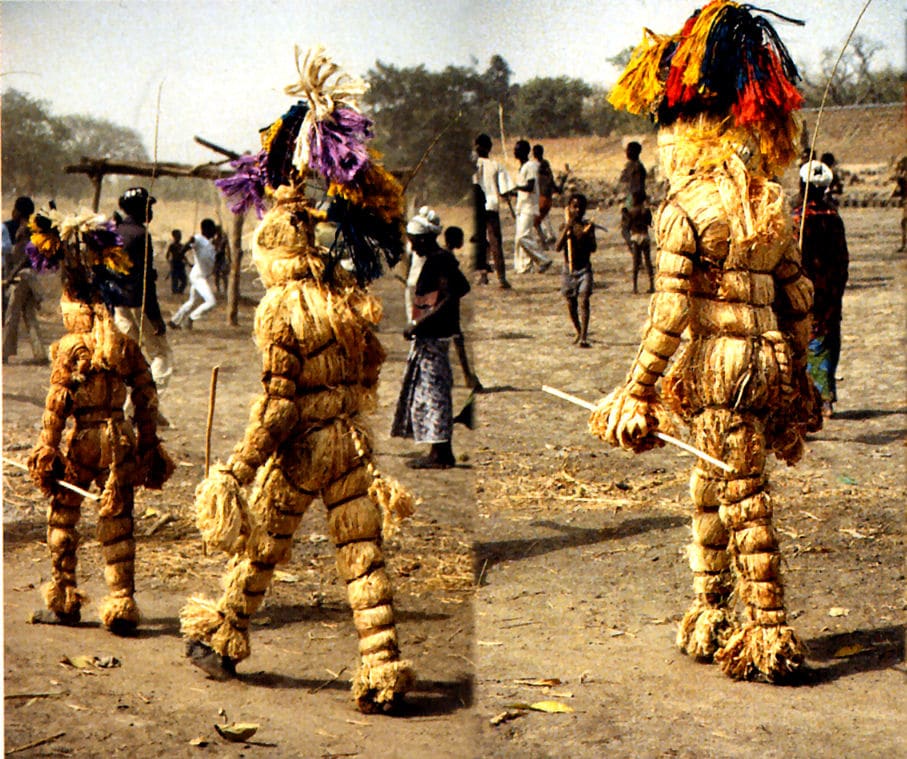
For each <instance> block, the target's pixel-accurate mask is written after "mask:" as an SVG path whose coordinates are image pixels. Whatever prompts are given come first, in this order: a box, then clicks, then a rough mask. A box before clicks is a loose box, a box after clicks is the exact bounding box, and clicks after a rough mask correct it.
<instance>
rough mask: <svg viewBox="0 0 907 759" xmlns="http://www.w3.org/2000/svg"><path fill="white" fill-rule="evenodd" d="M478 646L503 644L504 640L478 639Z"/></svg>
mask: <svg viewBox="0 0 907 759" xmlns="http://www.w3.org/2000/svg"><path fill="white" fill-rule="evenodd" d="M476 645H477V646H503V645H504V642H503V641H500V640H477V641H476Z"/></svg>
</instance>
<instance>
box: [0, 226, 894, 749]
mask: <svg viewBox="0 0 907 759" xmlns="http://www.w3.org/2000/svg"><path fill="white" fill-rule="evenodd" d="M898 214H899V211H896V210H893V209H892V210H875V209H845V211H844V213H843V216H844V220H845V223H846V224H847V229H848V240H849V243H850V250H851V283H850V286H849V289H848V292H847V296H846V298H845V322H844V344H843V351H842V360H841V366H840V368H839V392H840V403H839V407H838V410H839V413H838V414H837V416H836V417H835V418H834V419H832V420H831V421H829V422H828V423H827V424H826V426H825V428H824V429H823V430H822V431H821V432H819V433H817V434H816V435H815V436H813V437H812V439H811V441H810V445H809V448H810V450H809V453H808V454H807V456H806V457H805V458H804V460H803V461H802V462H801V463H800V464H799V465H798V466H797V467H795V468H787V467H785V466H783V465H777V464H774V463H773V464H772V469H771V477H772V482H773V492H774V496H775V500H776V520H777V521H776V524H777V527H778V529H779V531H780V533H781V535H782V539H783V543H782V551H783V555H784V564H783V569H784V577H785V580H786V583H787V585H786V587H787V599H788V608H789V611H790V616H791V617H792V618H793V620H794V625H795V627H796V629H797V631H798V633H799V634H800V635H801V636H802V637H803V638H804V639H805V640H806V642H807V643H808V645H809V648H810V657H809V672H808V674H807V675H806V676H805V678H804V680H803V682H802V684H800V685H798V686H790V687H777V686H769V685H763V684H753V683H736V682H732V681H730V680H728V679H727V678H725V677H724V676H723V675H722V674H721V673H720V672H719V671H718V670H717V668H715V667H711V666H707V665H701V664H696V663H694V662H692V661H691V660H689V659H687V658H685V657H684V656H682V655H681V654H680V653H679V652H678V651H677V650H676V649H675V648H674V646H673V637H674V630H675V626H676V623H677V621H678V620H679V619H680V616H681V615H682V613H683V612H684V611H685V609H686V607H687V604H688V600H689V595H690V584H691V581H690V575H689V570H688V568H687V564H686V559H685V553H684V551H685V544H686V543H687V542H688V539H689V528H688V517H689V506H688V500H687V477H688V473H689V470H690V466H691V458H690V456H688V455H686V454H681V453H678V452H677V451H676V450H674V449H660V450H658V451H653V452H650V453H647V454H644V455H642V456H637V457H634V456H632V455H630V454H626V453H623V452H621V451H615V450H612V449H605V448H604V447H603V446H602V445H601V444H600V443H599V442H597V441H596V440H595V439H594V438H592V437H591V436H589V435H588V433H587V432H586V430H585V422H586V412H585V411H583V410H582V409H580V408H578V407H574V406H572V405H570V404H566V403H564V402H562V401H559V400H557V399H555V398H552V397H550V396H548V395H546V394H544V393H542V392H540V386H541V385H542V384H548V385H553V386H556V387H560V388H562V389H564V390H566V391H568V392H571V393H574V394H576V395H579V396H581V397H583V398H585V399H587V400H590V401H594V400H596V399H597V398H598V397H600V396H601V395H603V394H604V393H606V392H607V391H609V390H610V389H611V387H613V386H614V385H615V384H616V383H617V382H618V381H619V380H620V379H621V378H622V377H623V375H624V373H625V372H626V370H627V368H628V367H629V363H630V360H631V358H632V356H633V354H634V351H635V346H636V345H637V341H638V337H639V333H640V328H641V325H642V322H643V320H644V316H645V311H646V306H647V298H646V297H645V296H642V295H639V296H634V295H633V294H632V293H631V291H630V286H629V281H628V264H629V260H628V255H627V254H626V252H625V251H624V249H623V248H622V242H621V241H620V238H619V234H617V233H616V232H612V233H608V234H602V235H600V237H599V244H600V250H599V252H598V253H597V254H596V257H595V259H594V264H595V268H596V280H597V286H598V289H597V291H596V294H595V296H594V298H593V311H592V330H591V331H592V335H591V337H592V340H593V347H592V349H591V350H585V351H583V350H580V349H577V348H575V347H574V346H573V345H572V344H571V340H570V337H571V330H570V328H569V323H568V319H567V314H566V310H565V308H564V306H563V302H562V299H561V296H560V295H559V294H558V284H559V277H558V276H557V275H555V274H554V273H553V271H552V272H549V273H548V274H545V275H524V276H522V277H519V276H515V277H514V278H513V282H514V289H513V290H512V291H507V292H504V291H500V290H499V289H497V288H496V287H494V286H489V287H474V288H473V291H472V293H471V294H470V296H469V297H468V298H467V299H466V302H465V305H466V306H467V311H468V312H470V314H471V317H472V318H471V320H470V328H469V331H468V340H469V345H470V350H471V351H472V353H473V356H474V359H475V363H476V364H477V367H478V372H479V375H480V377H481V380H482V383H483V384H484V386H485V392H484V393H483V394H481V395H479V396H477V401H476V410H477V425H476V428H475V429H474V430H472V431H470V430H467V429H465V428H463V427H460V426H458V427H457V428H456V433H455V437H454V447H455V451H456V452H457V454H458V456H459V457H460V465H459V466H458V467H457V468H455V469H452V470H448V471H443V472H429V473H415V472H412V471H410V470H408V469H407V468H406V467H405V462H406V460H407V457H408V456H410V455H412V454H413V452H414V451H415V450H416V448H415V446H413V445H412V444H411V443H409V442H406V441H401V440H397V439H390V438H388V436H387V435H388V430H389V427H390V417H391V414H392V411H393V405H394V403H395V400H396V395H397V391H398V388H399V381H400V377H401V375H402V370H403V364H404V361H405V357H406V350H407V346H406V343H405V341H404V340H403V338H402V336H401V335H400V332H401V329H402V325H403V312H402V307H401V303H400V301H401V288H400V285H399V283H398V282H397V281H396V280H395V279H394V278H392V277H385V278H384V279H383V280H381V281H380V282H379V283H378V284H377V291H378V292H379V294H380V295H381V296H382V297H383V298H384V301H385V304H386V313H385V320H384V322H383V324H382V340H383V342H384V344H385V347H386V349H387V350H388V354H389V356H388V361H387V363H386V365H385V368H384V372H383V374H382V386H381V393H380V409H379V413H378V415H377V418H376V419H375V422H374V426H375V431H376V434H377V439H378V449H379V451H380V452H381V456H380V459H379V463H380V465H381V468H382V469H384V470H385V471H387V472H388V473H389V474H391V475H393V476H395V477H397V478H399V479H401V480H403V481H405V482H406V483H408V484H409V485H410V486H411V487H412V488H413V489H414V490H415V491H416V492H417V494H418V495H419V496H420V498H421V500H422V502H421V504H420V507H419V510H418V512H417V514H416V516H415V517H414V518H413V519H412V520H411V521H410V522H409V523H407V524H405V525H404V527H403V529H402V530H401V531H400V532H399V533H398V534H397V535H396V536H394V537H392V538H390V539H389V540H387V541H386V548H387V553H388V555H389V559H390V561H389V566H390V569H391V574H392V578H393V581H394V584H395V587H396V598H397V607H398V611H399V614H398V617H399V620H400V625H399V627H400V633H401V645H402V648H403V651H404V654H405V655H406V656H407V657H408V658H411V659H412V660H413V662H414V665H415V667H416V669H417V672H418V675H419V686H418V688H417V690H416V692H415V693H413V694H412V695H411V697H410V699H409V706H408V711H407V713H406V715H405V716H403V717H400V718H389V717H382V716H363V715H360V714H359V713H358V712H357V711H355V709H354V708H353V706H352V704H351V701H350V698H349V683H348V681H349V677H350V675H351V673H352V669H353V667H354V666H355V659H356V656H355V633H354V632H353V628H352V624H351V615H350V612H349V609H348V607H347V605H346V601H345V597H344V591H343V587H342V585H341V584H340V583H339V582H338V580H337V577H336V573H335V570H334V566H333V556H332V553H333V551H332V548H331V546H330V544H329V543H328V542H326V525H325V522H324V516H323V508H322V507H321V506H320V505H317V504H316V505H314V506H313V508H312V510H311V512H310V514H308V515H307V517H306V519H305V520H304V522H303V524H302V526H301V528H300V530H299V532H298V533H297V540H296V547H295V549H294V554H293V558H292V560H291V562H290V563H289V564H287V565H286V566H284V567H283V568H282V570H283V571H282V573H281V574H279V575H278V577H277V581H276V582H275V583H274V585H273V586H272V590H271V592H270V593H269V595H268V598H267V600H266V602H265V604H264V606H263V608H262V610H261V611H260V612H259V614H258V615H257V616H256V618H255V620H254V623H253V637H252V647H253V648H252V656H251V657H250V659H248V660H247V661H245V662H243V663H242V664H241V665H240V667H239V672H240V676H239V678H238V679H237V680H235V681H231V682H228V683H218V682H214V681H211V680H208V679H206V678H205V677H204V675H203V674H202V673H201V672H200V671H198V670H197V669H195V668H194V667H192V666H190V665H189V664H188V663H187V661H186V660H185V658H184V656H183V644H182V642H181V640H180V638H179V632H178V620H177V615H178V610H179V608H180V606H181V605H182V604H183V602H184V601H185V599H186V597H187V596H189V595H192V594H197V593H204V594H207V595H212V594H214V593H216V592H217V590H218V582H219V577H220V575H221V571H222V568H223V566H224V557H223V556H222V555H210V556H205V555H204V554H203V552H202V550H201V546H200V544H199V541H198V539H197V533H196V530H195V528H194V525H193V522H192V499H193V492H194V488H195V486H196V484H197V483H198V482H199V480H200V479H201V477H202V473H203V468H204V428H205V417H206V413H207V403H208V394H209V378H210V372H211V368H212V367H213V366H214V365H219V366H220V372H219V383H218V389H217V407H216V414H215V420H214V427H213V433H214V434H213V443H212V454H213V456H214V457H225V456H226V455H227V454H228V453H229V450H230V448H231V447H232V445H233V444H234V443H235V442H236V440H237V439H238V438H239V436H240V435H241V433H242V429H243V427H244V425H245V419H246V415H247V408H248V403H249V401H250V400H251V398H252V397H253V395H254V394H255V393H256V391H257V388H258V369H257V366H258V357H257V354H256V351H255V348H254V346H253V344H252V341H251V338H250V332H251V318H252V309H253V305H254V301H255V299H256V296H257V295H259V294H260V293H261V289H260V287H259V288H256V287H255V285H254V284H253V283H252V280H251V275H249V277H247V281H246V282H245V283H244V293H246V294H247V295H248V296H249V299H248V302H247V303H245V304H244V306H243V307H242V309H241V312H240V321H241V323H240V326H239V327H238V328H228V327H225V326H223V321H222V310H221V309H218V310H217V311H215V312H214V313H213V314H212V315H211V316H210V318H208V319H207V320H205V321H202V322H200V323H199V324H198V326H197V328H196V329H195V330H193V331H191V332H185V331H181V332H175V333H170V341H171V345H172V347H173V349H174V353H175V364H176V375H175V376H174V379H173V382H172V385H171V388H170V390H169V391H168V393H167V394H166V395H165V396H164V398H163V401H162V408H163V410H164V412H165V413H166V414H167V416H168V417H169V418H170V419H171V420H172V421H173V427H172V428H171V429H169V430H164V431H163V437H164V439H165V440H166V443H167V445H168V447H169V449H170V451H171V452H172V454H173V455H174V456H175V457H176V458H177V459H178V461H179V466H178V468H177V473H176V475H175V476H174V478H173V480H171V482H170V483H168V485H167V486H166V487H165V489H164V491H163V492H162V493H159V494H158V493H145V492H140V494H139V496H138V505H137V514H138V515H139V518H138V519H137V534H138V535H139V536H140V539H139V548H138V561H139V563H138V576H137V585H138V591H139V592H138V595H137V600H138V602H139V605H140V607H141V609H142V612H143V617H144V621H143V624H142V626H141V629H140V634H139V635H138V636H137V637H136V638H133V639H121V638H116V637H114V636H112V635H110V634H108V633H107V632H105V631H104V630H103V629H102V628H101V627H100V625H99V622H98V621H97V619H96V616H95V605H94V604H89V605H88V606H87V607H86V608H85V610H84V613H83V617H84V620H83V622H82V624H81V625H80V626H79V627H78V628H58V627H49V626H39V625H29V624H27V623H26V619H27V617H28V615H29V613H30V612H31V611H32V610H33V609H36V608H38V607H39V606H40V605H41V602H40V596H39V588H40V586H41V584H42V583H43V582H45V581H46V580H47V579H48V576H49V560H48V556H47V549H46V546H45V545H44V543H43V540H44V515H43V510H44V504H43V503H42V500H41V498H40V496H39V495H38V494H37V492H36V491H35V490H34V489H33V488H32V487H31V485H30V483H29V482H28V480H27V479H26V477H25V476H24V475H23V473H20V472H19V471H18V470H16V469H14V468H11V467H9V466H4V483H3V518H4V534H3V537H4V546H3V547H4V573H3V598H4V625H3V629H4V656H5V682H4V686H5V694H4V695H5V698H4V728H5V747H6V751H7V753H9V752H11V751H14V750H17V749H19V750H18V751H17V752H16V754H15V755H18V756H78V757H95V756H105V757H106V756H130V757H133V756H134V757H159V756H168V757H170V756H173V757H182V756H235V757H256V756H280V757H284V756H287V757H290V756H302V757H401V758H409V757H429V756H430V757H532V758H539V759H541V758H542V757H578V758H580V757H602V756H608V757H612V756H613V757H736V756H765V757H782V756H783V757H824V756H828V757H831V756H835V757H840V756H865V757H893V756H905V755H907V752H905V749H904V746H903V736H904V735H905V734H907V709H905V707H907V699H905V682H904V680H905V675H907V668H905V664H904V611H905V608H907V603H905V600H907V599H905V592H904V587H905V585H904V580H905V566H904V541H903V523H904V504H905V502H907V499H905V456H904V453H905V448H904V446H905V440H907V402H905V398H907V392H905V391H907V375H905V371H904V369H905V367H904V360H903V356H904V348H905V345H904V342H905V341H904V324H905V318H904V317H905V292H907V291H905V260H907V258H905V254H903V253H897V252H895V250H896V248H897V244H898V240H897V223H898ZM461 216H462V217H463V218H460V217H461ZM596 216H597V220H598V221H599V223H601V224H603V225H605V226H608V227H610V228H611V229H615V230H616V226H617V225H616V219H614V218H611V217H610V216H609V215H607V214H604V213H602V214H597V215H596ZM444 219H445V221H446V222H447V223H451V221H453V222H455V223H462V222H463V221H464V220H465V211H463V210H462V209H457V210H455V211H450V210H448V212H447V213H446V214H444ZM186 226H191V225H186ZM162 289H163V290H166V285H163V287H162ZM53 295H54V294H53V292H52V288H51V287H49V292H48V299H47V301H46V305H45V308H44V311H43V314H42V322H43V326H44V332H45V334H46V335H47V336H54V337H56V336H59V334H60V333H61V329H62V328H61V326H60V323H59V314H58V311H57V309H56V307H55V300H54V297H53ZM162 300H163V305H164V309H165V311H170V310H172V309H175V308H176V306H178V305H179V303H180V301H181V298H180V297H179V296H175V297H174V296H170V295H169V294H166V293H165V294H164V297H163V298H162ZM30 355H31V354H30V348H29V346H28V345H27V342H23V344H22V345H21V347H20V357H18V358H14V359H13V361H12V363H11V364H9V365H7V366H5V367H4V372H3V454H4V456H6V457H8V458H11V459H14V460H18V461H22V460H24V458H25V457H26V455H27V451H28V449H29V448H30V447H31V445H32V444H33V443H34V441H35V439H36V438H37V434H38V428H39V424H40V418H41V410H42V408H43V403H44V394H45V392H46V385H47V376H48V370H47V368H46V367H44V366H37V365H34V364H33V363H31V362H30V361H29V358H30ZM455 376H456V378H457V385H456V387H455V389H454V397H455V405H456V406H457V407H459V406H461V405H462V404H463V403H464V402H465V400H466V397H467V390H466V389H465V388H464V387H463V384H462V374H461V373H460V372H459V371H458V368H457V367H456V365H455ZM163 517H170V518H171V519H169V520H165V519H164V518H163ZM94 524H95V515H94V509H93V508H92V507H90V506H87V507H86V508H85V510H84V516H83V523H82V534H83V545H82V546H81V548H80V554H79V556H80V582H81V583H82V586H83V588H84V589H85V590H86V591H87V592H88V594H89V596H90V597H91V598H93V599H96V600H99V599H100V598H101V597H102V596H103V595H104V589H103V577H102V570H101V564H100V556H99V550H98V546H97V542H96V540H95V539H94ZM155 528H156V529H155ZM152 530H154V531H153V534H148V533H150V532H152ZM78 657H89V659H91V658H92V657H96V663H95V664H89V665H88V666H82V667H79V666H72V664H66V663H64V662H63V660H64V658H68V660H69V661H70V662H75V663H76V664H81V665H84V664H85V662H84V661H82V660H80V659H79V658H78ZM110 657H114V658H115V660H116V661H113V660H112V659H111V658H110ZM99 664H107V665H109V664H116V665H117V666H98V665H99ZM545 701H548V702H554V703H556V704H560V705H563V706H564V707H567V708H569V709H570V711H569V712H566V713H547V712H543V711H537V710H532V709H527V708H525V707H526V706H527V705H531V704H536V703H538V702H545ZM227 722H254V723H258V724H259V726H260V727H259V729H258V731H257V733H256V734H255V735H254V736H253V737H252V738H251V739H250V740H249V741H248V742H245V743H235V744H230V743H228V742H226V741H225V740H224V739H223V738H221V737H219V736H218V734H217V733H216V732H215V730H214V725H215V724H216V723H219V724H222V723H227ZM898 736H900V737H898ZM29 746H30V747H29Z"/></svg>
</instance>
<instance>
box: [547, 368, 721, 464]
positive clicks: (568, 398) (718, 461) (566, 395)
mask: <svg viewBox="0 0 907 759" xmlns="http://www.w3.org/2000/svg"><path fill="white" fill-rule="evenodd" d="M542 390H544V391H545V392H546V393H549V394H550V395H556V396H557V397H558V398H562V399H563V400H565V401H570V403H573V404H576V405H577V406H582V407H583V408H586V409H589V411H592V410H594V409H595V404H594V403H589V401H584V400H583V399H582V398H577V397H576V396H575V395H570V393H565V392H564V391H563V390H558V389H557V388H555V387H549V386H548V385H542ZM652 434H653V435H655V437H657V438H658V439H659V440H663V441H664V442H665V443H670V444H671V445H676V446H677V447H678V448H683V450H685V451H687V452H689V453H692V454H693V455H694V456H699V458H701V459H702V460H703V461H708V462H709V463H710V464H714V465H715V466H717V467H719V468H721V469H723V470H724V471H725V472H729V473H731V474H733V473H734V467H732V466H731V465H730V464H725V463H724V462H723V461H722V460H721V459H716V458H715V457H714V456H710V455H709V454H707V453H706V452H705V451H700V450H699V449H698V448H694V447H693V446H692V445H690V444H689V443H685V442H684V441H683V440H678V439H677V438H676V437H674V436H673V435H668V434H667V433H666V432H660V431H659V430H655V432H654V433H652Z"/></svg>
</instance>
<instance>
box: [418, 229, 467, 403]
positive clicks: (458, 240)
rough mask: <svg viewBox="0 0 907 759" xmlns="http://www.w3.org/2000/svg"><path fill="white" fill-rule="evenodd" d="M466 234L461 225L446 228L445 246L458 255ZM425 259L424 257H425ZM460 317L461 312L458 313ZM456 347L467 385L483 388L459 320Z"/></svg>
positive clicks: (454, 338) (453, 254)
mask: <svg viewBox="0 0 907 759" xmlns="http://www.w3.org/2000/svg"><path fill="white" fill-rule="evenodd" d="M463 241H464V234H463V230H462V229H461V228H460V227H447V228H446V229H445V230H444V248H445V249H446V250H447V251H448V253H450V254H451V255H452V256H454V257H456V255H457V251H458V250H459V249H460V248H462V247H463ZM423 260H424V259H423ZM457 316H458V317H459V313H457ZM453 343H454V348H456V350H457V358H458V359H459V360H460V368H461V369H462V370H463V378H464V379H465V380H466V386H467V387H468V388H469V389H470V390H481V388H482V383H481V382H479V378H478V377H477V376H476V373H475V372H474V371H473V370H472V367H471V365H470V362H469V354H468V353H467V352H466V338H465V337H464V336H463V329H462V327H461V326H460V323H459V320H458V322H457V331H456V332H455V333H454V335H453Z"/></svg>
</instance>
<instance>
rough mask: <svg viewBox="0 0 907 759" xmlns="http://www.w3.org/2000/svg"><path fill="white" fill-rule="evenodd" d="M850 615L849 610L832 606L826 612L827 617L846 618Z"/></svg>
mask: <svg viewBox="0 0 907 759" xmlns="http://www.w3.org/2000/svg"><path fill="white" fill-rule="evenodd" d="M848 614H850V609H845V608H844V607H843V606H832V607H831V608H830V609H829V610H828V616H829V617H846V616H847V615H848Z"/></svg>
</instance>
